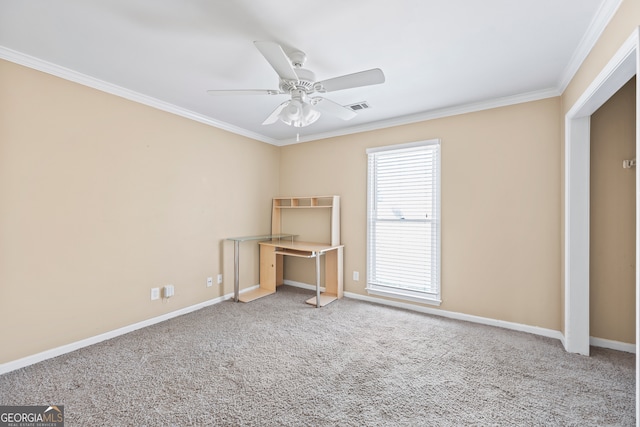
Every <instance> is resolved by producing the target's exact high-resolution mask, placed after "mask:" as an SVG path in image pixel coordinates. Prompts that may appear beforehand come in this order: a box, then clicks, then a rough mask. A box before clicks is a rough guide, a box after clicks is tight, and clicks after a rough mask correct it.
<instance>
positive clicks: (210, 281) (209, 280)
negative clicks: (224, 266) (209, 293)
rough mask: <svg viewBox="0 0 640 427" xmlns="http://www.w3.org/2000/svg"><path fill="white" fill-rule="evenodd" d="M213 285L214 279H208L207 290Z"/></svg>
mask: <svg viewBox="0 0 640 427" xmlns="http://www.w3.org/2000/svg"><path fill="white" fill-rule="evenodd" d="M212 285H213V277H207V288H208V287H209V286H212Z"/></svg>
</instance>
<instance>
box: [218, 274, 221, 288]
mask: <svg viewBox="0 0 640 427" xmlns="http://www.w3.org/2000/svg"><path fill="white" fill-rule="evenodd" d="M221 284H222V274H218V285H221Z"/></svg>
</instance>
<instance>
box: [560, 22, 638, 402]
mask: <svg viewBox="0 0 640 427" xmlns="http://www.w3.org/2000/svg"><path fill="white" fill-rule="evenodd" d="M639 37H640V30H639V29H636V30H635V31H634V32H633V33H632V34H631V36H630V37H629V38H628V39H627V40H626V41H625V42H624V44H623V45H622V46H621V47H620V49H619V50H618V51H617V52H616V54H615V55H614V56H613V57H612V58H611V60H610V61H609V63H608V64H607V65H606V66H605V68H604V69H603V70H602V71H601V72H600V74H598V76H597V77H596V78H595V80H594V81H593V82H591V84H590V85H589V87H588V88H587V89H586V90H585V92H584V93H583V94H582V95H581V96H580V98H578V100H577V101H576V103H575V104H574V105H573V106H572V107H571V109H570V110H569V111H568V112H567V114H566V116H565V146H564V149H565V153H564V154H565V157H564V191H565V195H564V200H565V205H564V290H565V295H564V297H565V300H564V310H565V312H564V319H565V321H564V347H565V349H566V350H567V351H568V352H571V353H579V354H583V355H589V338H590V335H589V220H590V219H589V185H590V183H589V178H590V176H589V175H590V171H589V160H590V159H589V149H590V133H591V129H590V127H591V126H590V125H591V123H590V122H591V115H592V114H593V113H594V112H595V111H596V110H597V109H598V108H600V106H602V104H604V103H605V102H606V101H607V100H608V99H609V98H611V96H612V95H613V94H615V93H616V92H617V91H618V90H619V89H620V88H621V87H622V86H623V85H624V84H625V83H626V82H627V81H629V79H631V78H632V77H633V76H634V75H637V74H638V69H639V68H640V52H639V51H640V48H639V46H640V39H639ZM639 115H640V85H636V152H637V153H640V117H639ZM639 195H640V173H636V254H635V259H636V396H638V395H640V375H639V373H640V372H639V371H640V351H639V344H640V327H639V326H640V313H639V311H640V272H639V267H640V234H639V233H640V197H639ZM636 405H637V406H636V414H637V413H638V411H639V410H640V404H638V403H637V404H636Z"/></svg>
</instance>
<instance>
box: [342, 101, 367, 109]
mask: <svg viewBox="0 0 640 427" xmlns="http://www.w3.org/2000/svg"><path fill="white" fill-rule="evenodd" d="M347 108H351V109H352V110H353V111H360V110H366V109H369V108H371V106H370V105H369V104H367V101H362V102H358V103H356V104H351V105H347Z"/></svg>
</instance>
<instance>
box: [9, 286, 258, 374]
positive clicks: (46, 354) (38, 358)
mask: <svg viewBox="0 0 640 427" xmlns="http://www.w3.org/2000/svg"><path fill="white" fill-rule="evenodd" d="M257 287H258V285H256V286H252V287H249V288H246V289H243V290H241V291H240V292H241V293H243V292H247V291H250V290H252V289H255V288H257ZM231 298H233V292H231V293H228V294H226V295H223V296H221V297H217V298H213V299H211V300H208V301H204V302H201V303H199V304H195V305H191V306H189V307H185V308H181V309H179V310H176V311H172V312H170V313H166V314H163V315H161V316H157V317H153V318H151V319H147V320H143V321H141V322H137V323H134V324H131V325H128V326H123V327H122V328H118V329H115V330H113V331H109V332H105V333H103V334H100V335H95V336H93V337H89V338H85V339H82V340H80V341H76V342H72V343H69V344H65V345H62V346H60V347H56V348H52V349H50V350H45V351H43V352H40V353H37V354H33V355H31V356H27V357H23V358H21V359H17V360H13V361H11V362H6V363H3V364H0V375H2V374H6V373H7V372H11V371H15V370H17V369H20V368H24V367H26V366H29V365H33V364H36V363H38V362H42V361H44V360H47V359H52V358H54V357H58V356H61V355H63V354H67V353H71V352H72V351H75V350H79V349H81V348H84V347H88V346H90V345H93V344H98V343H99V342H102V341H106V340H109V339H111V338H115V337H118V336H120V335H124V334H128V333H129V332H133V331H136V330H138V329H142V328H146V327H147V326H151V325H155V324H156V323H160V322H164V321H165V320H169V319H173V318H174V317H178V316H182V315H183V314H187V313H191V312H193V311H196V310H200V309H202V308H205V307H209V306H211V305H215V304H218V303H220V302H223V301H226V300H228V299H231Z"/></svg>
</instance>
